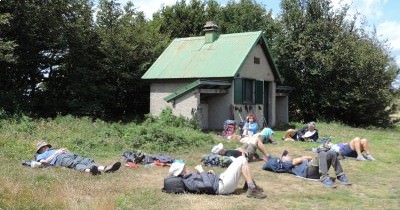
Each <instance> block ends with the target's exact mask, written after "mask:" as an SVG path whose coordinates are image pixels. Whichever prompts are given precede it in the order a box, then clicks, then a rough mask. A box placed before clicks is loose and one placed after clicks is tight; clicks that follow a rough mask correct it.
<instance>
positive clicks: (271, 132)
mask: <svg viewBox="0 0 400 210" xmlns="http://www.w3.org/2000/svg"><path fill="white" fill-rule="evenodd" d="M260 134H261V135H263V136H269V135H271V134H274V131H273V130H272V129H271V128H264V129H263V130H262V131H261V133H260Z"/></svg>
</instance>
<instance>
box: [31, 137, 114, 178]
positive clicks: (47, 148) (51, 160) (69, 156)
mask: <svg viewBox="0 0 400 210" xmlns="http://www.w3.org/2000/svg"><path fill="white" fill-rule="evenodd" d="M35 160H36V161H37V162H39V163H40V164H41V165H42V166H62V167H66V168H72V169H75V170H77V171H83V172H90V173H91V174H92V175H99V174H101V172H102V171H103V172H105V173H110V172H115V171H117V170H118V169H119V168H120V166H121V162H115V163H113V164H111V165H109V166H100V165H96V164H95V162H94V160H92V159H89V158H86V157H82V156H79V155H76V154H74V153H72V152H70V151H69V150H67V149H64V148H62V149H53V148H52V146H51V145H50V144H48V143H47V142H44V141H41V142H39V143H38V144H37V147H36V154H35Z"/></svg>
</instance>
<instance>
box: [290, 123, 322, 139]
mask: <svg viewBox="0 0 400 210" xmlns="http://www.w3.org/2000/svg"><path fill="white" fill-rule="evenodd" d="M318 138H319V136H318V130H317V129H316V125H315V122H313V121H312V122H309V123H308V124H307V126H306V127H304V128H302V129H300V130H295V129H289V130H287V131H286V132H285V134H284V136H283V137H282V140H284V141H317V140H318Z"/></svg>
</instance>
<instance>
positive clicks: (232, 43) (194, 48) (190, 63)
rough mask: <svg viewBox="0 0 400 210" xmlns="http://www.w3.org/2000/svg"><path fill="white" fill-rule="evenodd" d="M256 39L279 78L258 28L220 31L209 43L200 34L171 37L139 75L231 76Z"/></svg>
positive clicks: (241, 63) (278, 76) (180, 76)
mask: <svg viewBox="0 0 400 210" xmlns="http://www.w3.org/2000/svg"><path fill="white" fill-rule="evenodd" d="M259 42H261V44H262V46H263V49H264V51H265V54H266V56H267V59H268V61H269V62H270V65H271V68H272V71H273V72H274V74H275V76H276V77H277V80H278V81H279V82H282V80H281V77H280V74H279V72H278V70H277V68H276V67H275V64H274V62H273V59H272V56H271V54H270V52H269V49H268V46H267V44H266V41H265V39H264V37H263V33H262V32H261V31H256V32H246V33H235V34H223V35H220V36H219V37H218V39H217V40H215V41H214V42H212V43H205V38H204V36H201V37H188V38H177V39H174V40H173V41H172V43H171V44H170V45H169V46H168V47H167V48H166V49H165V50H164V52H163V53H162V54H161V55H160V57H159V58H158V59H157V60H156V61H155V62H154V63H153V65H152V66H151V67H150V68H149V69H148V70H147V72H146V73H145V74H144V75H143V76H142V79H179V78H218V77H234V76H235V75H236V73H237V72H238V71H239V69H240V67H241V66H242V65H243V64H244V62H245V60H246V58H247V56H248V55H249V53H250V52H251V50H252V48H253V47H254V46H256V45H257V44H258V43H259Z"/></svg>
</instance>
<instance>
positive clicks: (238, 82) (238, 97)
mask: <svg viewBox="0 0 400 210" xmlns="http://www.w3.org/2000/svg"><path fill="white" fill-rule="evenodd" d="M234 85H235V87H234V88H235V90H234V96H233V98H234V99H233V102H234V103H235V104H242V103H243V80H242V79H241V78H236V79H235V82H234Z"/></svg>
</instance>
